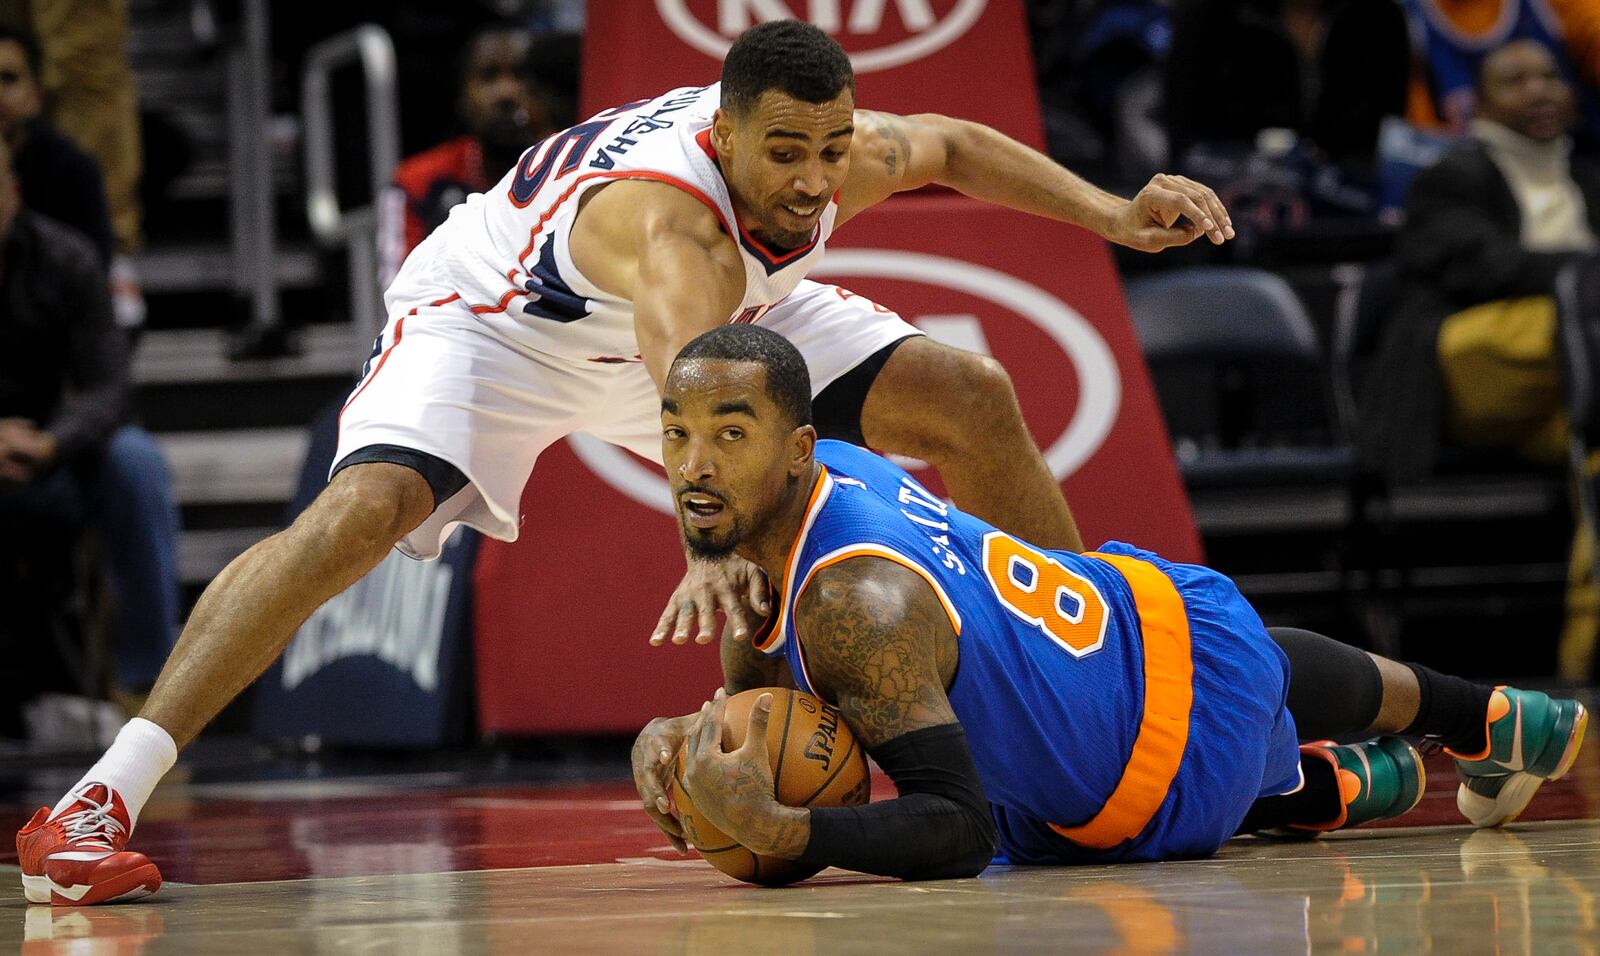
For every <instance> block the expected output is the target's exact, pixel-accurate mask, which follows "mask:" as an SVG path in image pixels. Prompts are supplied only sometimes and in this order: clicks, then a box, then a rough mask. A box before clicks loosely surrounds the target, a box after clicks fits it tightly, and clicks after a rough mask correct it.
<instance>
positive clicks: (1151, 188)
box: [1106, 173, 1233, 252]
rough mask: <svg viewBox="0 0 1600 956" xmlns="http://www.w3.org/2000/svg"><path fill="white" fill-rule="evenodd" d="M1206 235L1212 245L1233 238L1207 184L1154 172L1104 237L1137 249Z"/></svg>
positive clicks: (1182, 243)
mask: <svg viewBox="0 0 1600 956" xmlns="http://www.w3.org/2000/svg"><path fill="white" fill-rule="evenodd" d="M1201 236H1207V237H1209V238H1210V239H1211V242H1212V244H1213V245H1218V246H1220V245H1222V243H1224V242H1226V241H1227V240H1229V239H1232V238H1233V220H1232V219H1231V218H1229V216H1228V210H1227V209H1226V208H1224V207H1223V205H1222V200H1220V199H1218V198H1217V194H1216V193H1215V192H1213V191H1212V190H1211V188H1210V187H1209V186H1206V185H1204V184H1203V183H1197V182H1195V181H1194V180H1192V179H1189V178H1188V177H1186V176H1169V175H1167V174H1166V173H1157V174H1156V175H1155V176H1154V177H1152V178H1151V180H1150V182H1149V183H1147V184H1145V187H1144V188H1143V189H1141V190H1139V194H1138V195H1136V196H1134V197H1133V200H1132V201H1131V202H1129V203H1128V204H1127V205H1126V206H1124V207H1123V208H1122V210H1121V212H1120V213H1118V215H1117V217H1116V219H1115V220H1114V221H1113V223H1112V225H1111V227H1110V229H1109V230H1108V231H1107V234H1106V238H1107V239H1110V240H1111V241H1112V242H1117V243H1121V244H1122V245H1124V246H1128V247H1130V248H1133V249H1138V250H1140V251H1141V252H1160V251H1161V250H1162V249H1166V248H1169V247H1171V246H1185V245H1188V244H1189V243H1190V242H1193V241H1194V240H1196V239H1198V238H1200V237H1201Z"/></svg>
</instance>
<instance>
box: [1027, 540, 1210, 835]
mask: <svg viewBox="0 0 1600 956" xmlns="http://www.w3.org/2000/svg"><path fill="white" fill-rule="evenodd" d="M1085 557H1090V558H1096V559H1098V560H1100V561H1104V562H1106V563H1107V564H1109V565H1111V566H1112V567H1114V568H1116V569H1117V570H1118V571H1119V572H1120V573H1121V574H1122V576H1123V577H1124V578H1125V579H1127V582H1128V586H1129V588H1131V589H1132V591H1133V602H1134V606H1135V607H1137V608H1138V609H1139V629H1140V632H1141V634H1142V635H1143V637H1144V717H1143V718H1142V719H1141V720H1140V721H1139V735H1138V736H1137V737H1136V738H1134V741H1133V753H1131V754H1130V755H1129V756H1128V763H1127V765H1126V766H1125V767H1123V769H1122V779H1121V780H1119V781H1118V782H1117V788H1116V789H1115V790H1113V791H1112V792H1111V797H1110V799H1108V800H1107V801H1106V803H1105V806H1103V807H1101V808H1100V812H1099V813H1096V814H1095V815H1094V817H1093V818H1092V819H1090V820H1089V822H1087V823H1084V824H1081V825H1079V826H1075V827H1063V826H1057V825H1055V824H1053V823H1052V824H1050V829H1052V830H1054V831H1056V832H1057V833H1059V834H1061V835H1062V836H1064V837H1066V838H1067V839H1069V840H1071V841H1072V842H1073V843H1076V844H1078V845H1079V846H1085V847H1090V848H1092V849H1096V850H1108V849H1110V848H1111V847H1114V846H1116V845H1117V844H1119V843H1121V842H1123V841H1124V840H1131V839H1133V838H1134V837H1136V836H1138V835H1139V834H1140V833H1142V832H1143V831H1144V828H1145V827H1146V826H1148V825H1149V823H1150V821H1151V819H1152V818H1154V817H1155V815H1156V811H1158V810H1160V809H1161V803H1162V801H1164V800H1166V798H1167V791H1168V790H1169V789H1171V787H1172V781H1173V778H1175V777H1176V776H1177V775H1178V765H1179V764H1180V763H1182V761H1183V749H1184V745H1185V744H1187V743H1188V740H1189V709H1190V707H1191V706H1192V705H1193V703H1194V658H1193V657H1192V656H1191V654H1190V650H1189V617H1188V615H1187V614H1186V613H1185V612H1184V608H1183V598H1182V596H1180V595H1179V594H1178V589H1177V587H1175V586H1174V585H1173V583H1172V580H1171V579H1170V578H1168V577H1167V576H1166V575H1165V574H1162V573H1161V571H1160V570H1159V569H1158V568H1156V566H1155V565H1153V564H1150V563H1149V562H1148V561H1141V560H1139V559H1137V558H1130V557H1125V556H1123V555H1118V554H1100V553H1098V552H1090V553H1089V554H1087V555H1085Z"/></svg>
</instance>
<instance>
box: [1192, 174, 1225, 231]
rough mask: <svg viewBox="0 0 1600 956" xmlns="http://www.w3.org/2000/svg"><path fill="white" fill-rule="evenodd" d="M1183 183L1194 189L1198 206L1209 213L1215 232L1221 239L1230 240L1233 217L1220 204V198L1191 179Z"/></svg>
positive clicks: (1207, 187)
mask: <svg viewBox="0 0 1600 956" xmlns="http://www.w3.org/2000/svg"><path fill="white" fill-rule="evenodd" d="M1184 182H1186V183H1188V184H1189V185H1190V186H1192V187H1194V189H1195V191H1196V192H1197V193H1198V194H1199V197H1200V204H1201V205H1202V206H1204V207H1205V208H1206V210H1207V211H1209V212H1210V213H1211V219H1212V221H1214V222H1215V223H1216V224H1217V232H1218V233H1219V234H1220V236H1221V239H1223V240H1226V239H1232V238H1233V217H1232V216H1230V215H1229V214H1228V207H1227V206H1224V205H1223V204H1222V197H1220V196H1218V195H1217V191H1216V190H1214V189H1212V188H1211V187H1210V186H1207V185H1206V184H1205V183H1197V182H1195V181H1194V180H1192V179H1186V180H1184Z"/></svg>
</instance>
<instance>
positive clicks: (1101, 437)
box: [568, 249, 1122, 514]
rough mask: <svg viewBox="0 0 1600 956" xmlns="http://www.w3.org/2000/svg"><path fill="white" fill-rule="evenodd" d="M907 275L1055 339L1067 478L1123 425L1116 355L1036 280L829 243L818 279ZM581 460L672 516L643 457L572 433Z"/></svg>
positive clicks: (1055, 470) (668, 499)
mask: <svg viewBox="0 0 1600 956" xmlns="http://www.w3.org/2000/svg"><path fill="white" fill-rule="evenodd" d="M823 276H832V277H836V278H837V279H844V278H868V279H899V280H902V281H910V282H917V283H921V284H924V285H930V286H936V287H939V288H944V289H953V290H955V291H957V292H963V293H966V294H968V295H972V296H975V297H977V298H980V299H984V300H986V301H988V302H992V303H994V304H995V305H998V306H1000V307H1001V308H1003V309H1005V310H1006V311H1008V312H1011V313H1014V314H1016V315H1019V316H1021V317H1023V318H1024V319H1027V320H1028V321H1029V322H1032V323H1033V324H1034V325H1035V326H1037V327H1038V328H1039V329H1040V330H1041V331H1043V332H1044V333H1045V335H1046V336H1048V337H1049V338H1050V340H1051V341H1052V342H1054V343H1055V344H1056V345H1057V346H1058V347H1060V349H1061V351H1062V352H1063V353H1065V355H1066V358H1067V360H1068V361H1070V362H1071V363H1072V367H1073V370H1074V371H1075V372H1076V373H1077V377H1078V404H1077V407H1076V409H1074V411H1073V415H1072V419H1071V421H1069V422H1068V423H1067V425H1066V428H1065V429H1064V430H1063V431H1062V433H1061V434H1060V436H1058V437H1057V438H1056V440H1055V441H1053V442H1051V443H1050V445H1049V447H1047V448H1045V449H1043V451H1044V460H1045V463H1046V464H1048V465H1049V466H1050V471H1051V473H1052V474H1054V475H1055V477H1056V480H1057V481H1060V480H1062V479H1064V478H1066V477H1067V476H1068V475H1071V474H1072V473H1073V472H1075V471H1077V470H1078V469H1079V468H1080V467H1082V466H1083V464H1084V463H1085V462H1087V461H1088V460H1089V459H1090V458H1092V457H1094V454H1095V452H1097V451H1099V450H1100V446H1101V445H1103V444H1105V440H1106V436H1108V435H1110V434H1111V428H1112V426H1113V425H1115V424H1116V420H1117V413H1118V412H1119V411H1120V410H1121V407H1122V376H1121V374H1120V373H1119V372H1118V371H1117V360H1116V356H1115V355H1113V354H1112V352H1111V348H1110V346H1108V345H1106V341H1105V339H1103V338H1102V337H1101V336H1100V333H1099V332H1097V331H1096V330H1095V328H1094V326H1093V325H1091V324H1089V322H1088V320H1087V319H1085V318H1084V317H1083V316H1082V315H1080V314H1079V313H1078V312H1077V310H1075V309H1073V308H1072V307H1071V306H1069V305H1067V304H1066V303H1065V302H1062V301H1061V300H1060V299H1058V298H1056V297H1055V296H1053V295H1051V294H1050V293H1048V292H1046V291H1045V290H1043V289H1041V288H1039V287H1038V286H1036V285H1033V284H1031V283H1028V282H1024V281H1023V280H1021V279H1018V278H1017V277H1016V276H1013V275H1008V274H1006V273H1004V272H1001V271H999V270H998V269H991V268H989V267H987V266H980V265H976V264H974V263H971V262H965V261H963V260H960V259H951V258H948V257H945V256H935V255H928V254H926V253H920V252H903V251H900V250H897V249H829V250H828V252H827V255H826V256H824V258H823V260H822V262H821V264H820V265H818V266H817V267H816V268H815V269H813V270H812V271H811V277H812V278H816V279H820V278H822V277H823ZM568 441H569V442H570V444H571V446H572V450H573V451H574V452H575V453H576V454H577V456H578V458H579V459H580V460H581V461H582V462H583V463H584V464H585V465H587V466H588V467H589V469H590V470H591V471H593V472H594V473H595V474H597V475H599V476H600V477H601V478H602V479H604V480H605V481H606V483H607V484H609V485H611V486H612V487H613V488H615V489H617V490H618V491H620V492H622V493H623V494H624V495H627V496H628V497H629V498H631V499H633V500H634V501H637V502H638V503H640V504H642V505H644V506H645V507H647V508H653V509H655V510H656V511H660V512H662V513H664V514H672V513H673V506H672V494H671V492H670V491H669V490H668V488H667V482H666V479H665V478H663V477H662V476H661V473H660V472H659V471H655V470H652V469H651V468H650V467H649V466H647V465H646V464H644V463H643V462H642V461H640V460H639V459H637V458H635V457H633V456H632V455H630V454H629V453H628V452H626V451H624V450H623V449H621V448H618V447H617V446H615V445H611V444H607V443H606V442H604V441H601V440H600V439H598V438H595V437H594V436H592V435H586V434H581V433H580V434H575V435H571V436H569V437H568Z"/></svg>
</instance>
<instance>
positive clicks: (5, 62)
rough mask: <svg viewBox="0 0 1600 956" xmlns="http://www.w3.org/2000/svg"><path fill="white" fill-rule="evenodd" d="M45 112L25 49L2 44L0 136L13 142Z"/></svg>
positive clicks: (0, 59) (0, 45) (9, 43)
mask: <svg viewBox="0 0 1600 956" xmlns="http://www.w3.org/2000/svg"><path fill="white" fill-rule="evenodd" d="M43 110H44V97H43V95H42V94H41V93H40V92H39V79H38V77H36V76H34V75H33V70H31V69H29V67H28V58H27V57H26V56H24V55H23V53H22V47H21V46H20V45H19V44H17V43H14V42H12V41H10V40H4V41H0V136H4V137H5V138H6V139H7V140H11V139H12V138H13V137H14V136H15V134H16V131H17V128H18V127H20V126H21V125H22V124H23V123H26V122H28V121H29V120H32V119H34V118H35V117H37V116H38V115H39V114H40V113H41V112H43Z"/></svg>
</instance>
